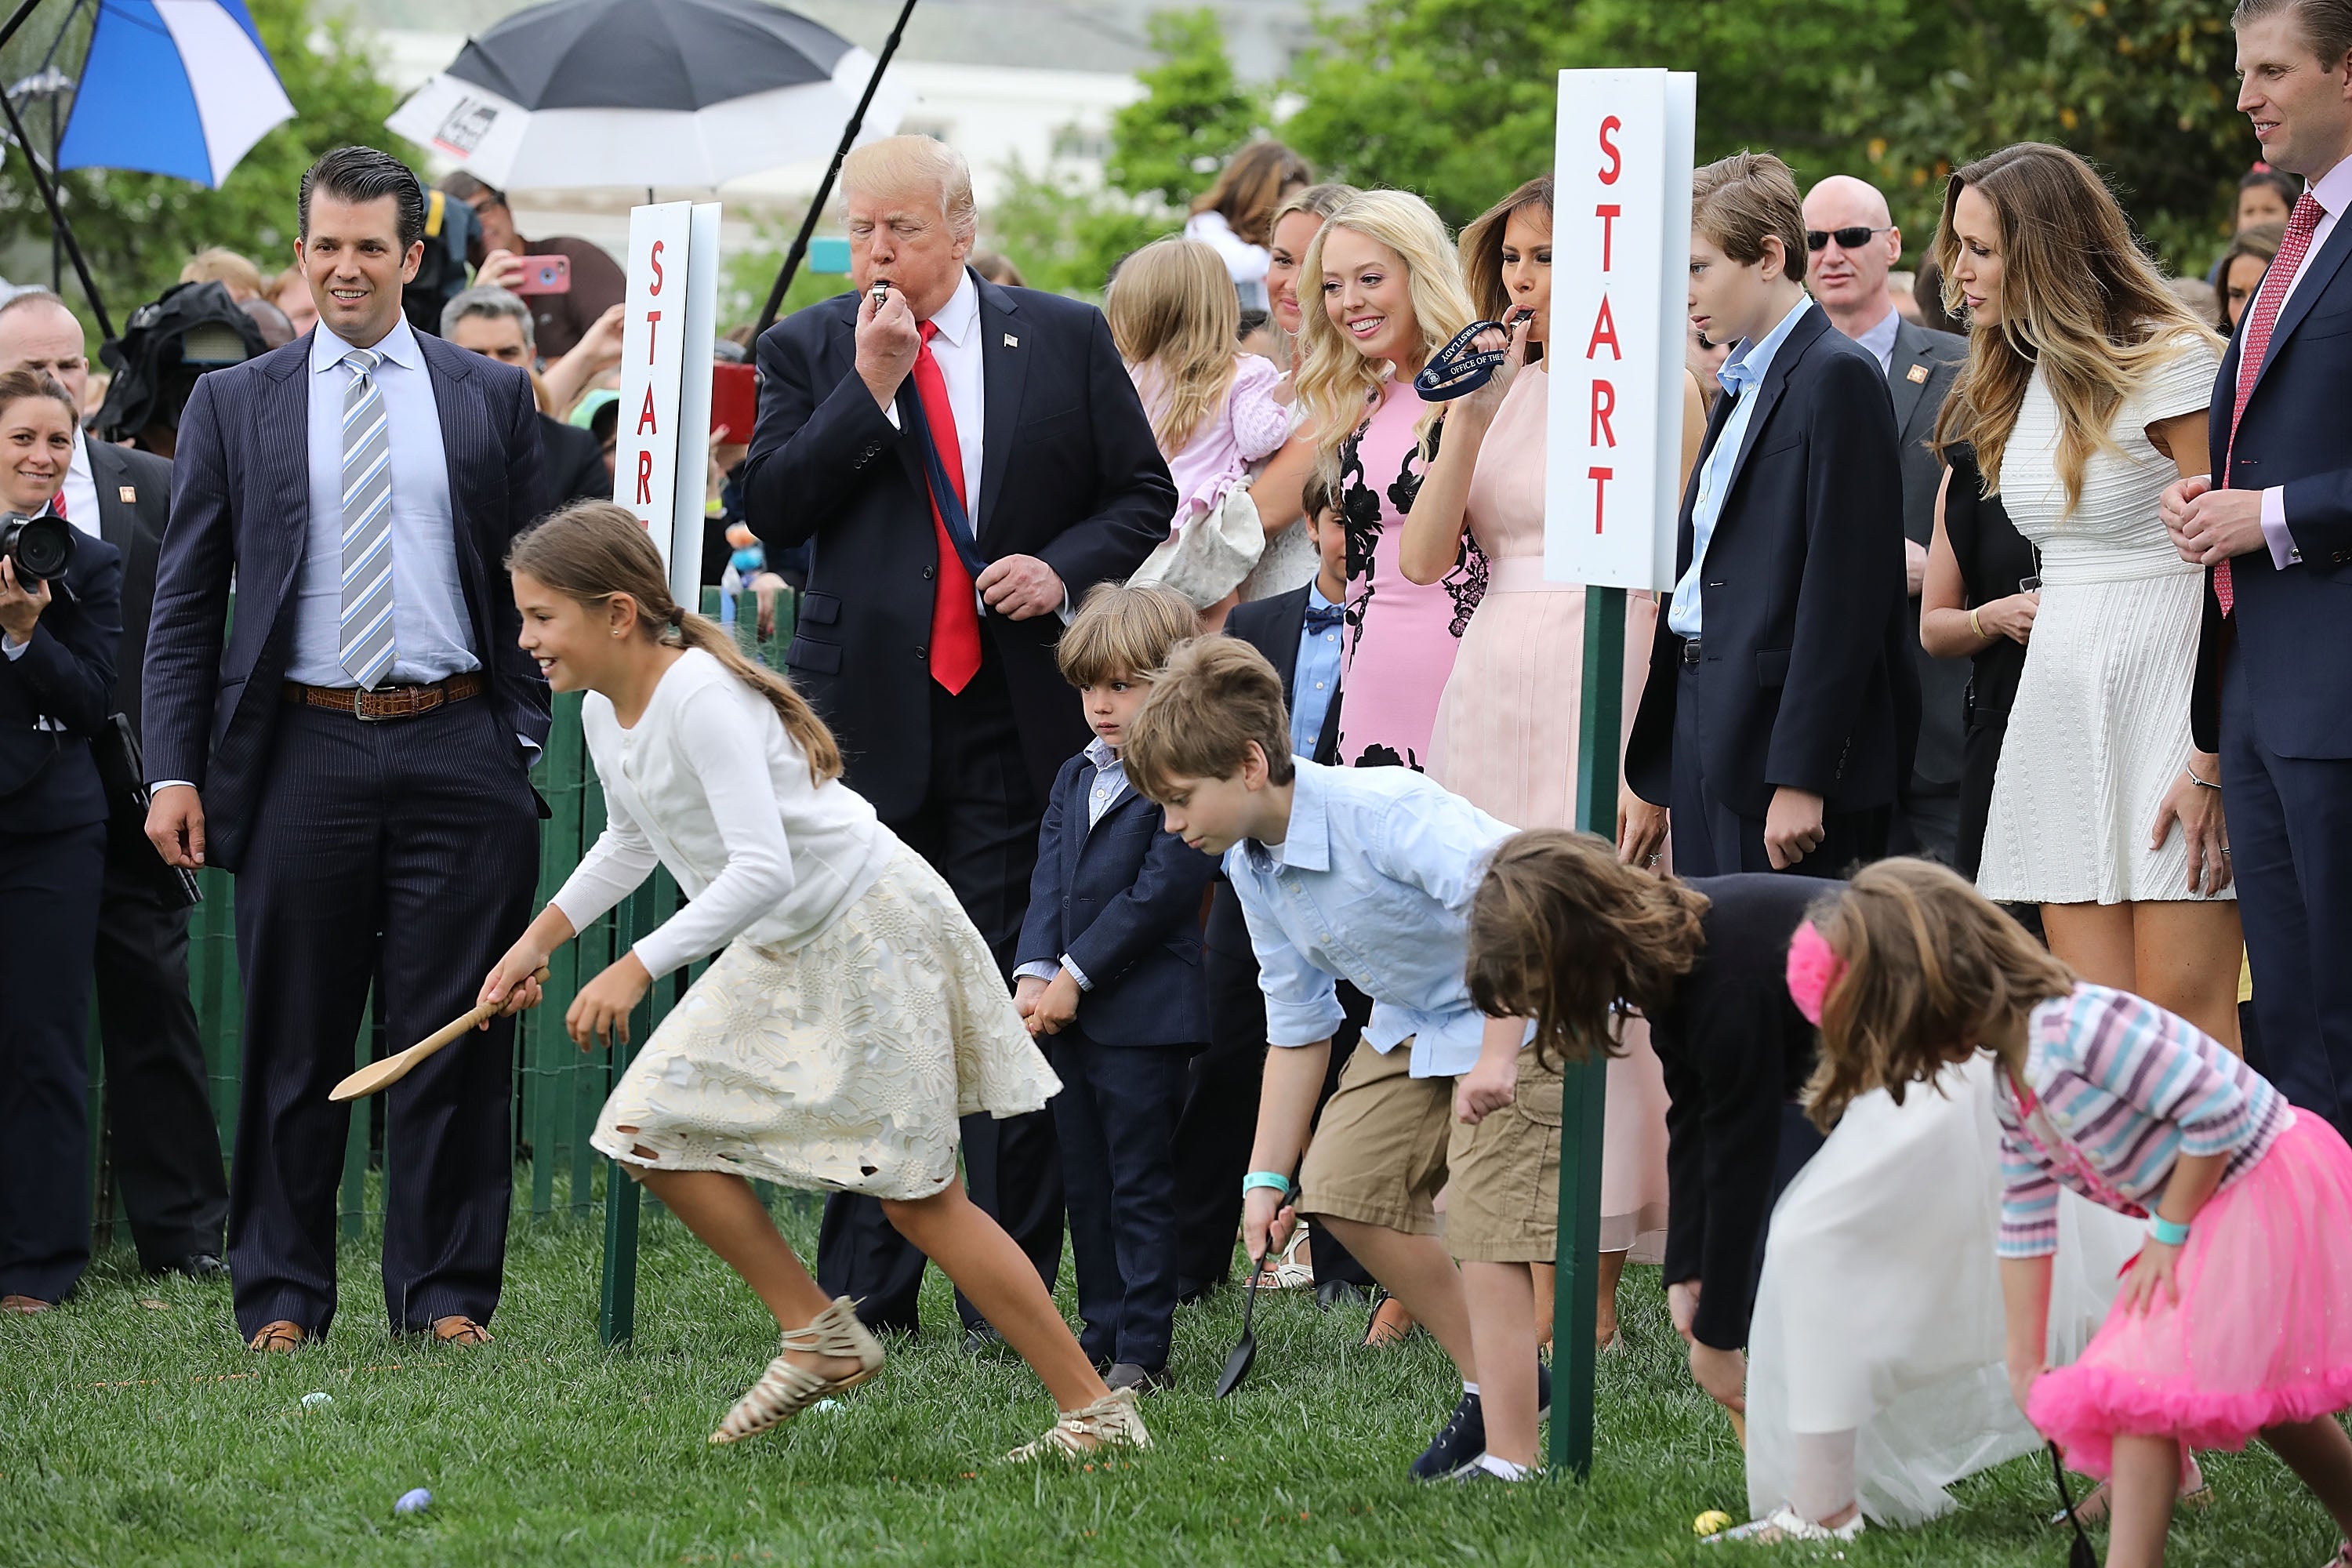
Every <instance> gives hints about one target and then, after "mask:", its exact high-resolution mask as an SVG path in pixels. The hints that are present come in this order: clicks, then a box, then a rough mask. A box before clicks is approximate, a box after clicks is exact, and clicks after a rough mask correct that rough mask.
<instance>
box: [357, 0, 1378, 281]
mask: <svg viewBox="0 0 2352 1568" xmlns="http://www.w3.org/2000/svg"><path fill="white" fill-rule="evenodd" d="M525 3H527V0H354V3H353V4H352V7H351V9H352V15H353V16H354V17H355V19H356V20H358V21H359V22H360V23H361V24H362V26H367V27H369V28H371V29H372V30H373V33H374V37H375V42H376V45H377V47H378V49H379V51H380V53H381V55H382V58H383V66H384V75H385V77H386V79H388V80H389V81H390V82H391V84H392V85H393V86H394V88H395V89H398V90H399V91H400V92H401V93H402V94H403V95H404V96H405V95H406V94H407V93H408V92H410V91H412V90H414V89H415V88H416V87H417V86H419V85H420V84H422V83H423V82H424V81H425V79H427V78H429V77H430V76H432V75H433V74H434V73H435V72H436V71H438V70H440V69H442V68H445V67H446V66H447V65H448V64H449V63H450V62H451V61H453V60H455V59H456V58H457V54H458V51H459V50H461V49H462V48H464V47H465V43H466V38H467V35H468V33H469V32H476V31H480V30H482V29H484V28H487V27H488V26H490V25H491V24H493V23H494V22H496V21H497V20H498V19H499V17H501V16H505V15H507V14H508V13H509V12H512V11H515V10H519V9H520V8H521V6H522V5H523V4H525ZM644 3H646V4H649V5H652V4H659V3H660V0H644ZM1170 3H1171V0H919V4H918V5H917V6H916V8H915V12H914V18H913V20H912V22H911V23H910V24H909V25H908V29H907V37H906V39H905V41H904V42H903V43H902V44H901V45H900V47H899V50H898V55H897V56H896V58H893V60H892V61H891V65H890V73H891V76H892V77H893V78H894V79H898V80H899V81H903V82H904V83H906V84H907V85H908V86H909V87H911V88H912V89H914V91H915V94H916V104H915V107H914V109H913V110H910V111H909V112H908V116H907V118H906V119H905V121H903V122H902V123H901V124H900V126H899V129H900V130H902V131H908V132H921V133H923V134H927V135H931V136H937V137H938V138H939V139H940V140H941V141H942V142H947V143H948V144H949V145H950V146H951V147H954V148H955V149H956V150H957V151H959V152H961V153H963V155H964V157H965V159H966V161H968V162H969V163H971V170H972V184H973V194H974V195H976V196H977V197H978V198H979V200H980V203H981V205H982V207H983V208H985V207H986V206H988V205H990V204H991V203H992V201H993V200H994V199H995V197H996V196H997V195H998V194H999V193H1000V192H1001V191H1002V190H1003V185H1004V182H1005V175H1006V173H1007V171H1008V170H1009V169H1010V168H1011V167H1012V166H1013V163H1015V162H1016V161H1017V162H1018V163H1019V164H1020V166H1021V167H1022V168H1024V169H1025V170H1027V171H1028V172H1030V173H1032V174H1043V173H1047V172H1051V173H1054V174H1058V175H1061V176H1063V177H1065V178H1073V179H1075V180H1076V181H1078V182H1080V183H1088V184H1090V183H1095V182H1098V181H1099V180H1100V179H1101V177H1102V167H1103V159H1104V157H1105V155H1106V154H1107V153H1108V150H1109V132H1110V121H1111V116H1112V115H1113V114H1114V113H1115V112H1116V111H1117V110H1118V109H1119V108H1120V107H1121V106H1123V105H1125V104H1128V103H1131V102H1133V101H1134V100H1136V99H1138V98H1140V97H1141V96H1142V95H1143V89H1142V86H1141V84H1139V82H1138V81H1137V80H1136V79H1135V73H1136V71H1137V70H1139V69H1140V68H1143V67H1145V66H1148V65H1149V64H1150V63H1151V59H1152V55H1151V50H1150V45H1149V43H1148V41H1147V36H1146V30H1147V26H1148V21H1147V19H1148V16H1149V14H1150V11H1151V10H1153V9H1156V8H1159V7H1160V5H1165V4H1170ZM1354 3H1360V0H1339V4H1337V5H1330V6H1328V8H1332V9H1342V10H1344V9H1350V8H1352V5H1353V4H1354ZM783 4H784V5H785V8H787V9H790V10H793V11H797V12H800V13H802V14H803V15H804V16H809V17H811V18H813V19H814V20H816V21H818V22H822V23H823V24H824V25H825V26H829V27H832V28H833V29H834V30H835V31H836V32H838V33H840V34H842V35H843V36H844V37H848V38H849V39H851V40H852V41H853V42H855V43H857V44H859V45H861V46H862V47H866V48H867V49H869V50H872V51H876V52H879V50H880V49H881V47H882V44H883V41H884V40H885V38H886V37H887V36H888V33H889V29H890V26H891V24H892V22H893V21H895V20H896V18H897V16H898V0H783ZM1214 8H1215V9H1217V10H1218V11H1219V12H1220V13H1221V16H1223V23H1224V26H1225V37H1226V47H1227V49H1228V51H1229V52H1230V53H1231V54H1232V56H1233V58H1234V68H1235V69H1236V71H1237V72H1238V73H1239V74H1240V75H1241V76H1242V77H1243V78H1244V79H1246V80H1255V81H1263V80H1266V79H1272V78H1274V77H1276V76H1278V75H1280V74H1281V73H1282V72H1283V71H1284V70H1285V69H1286V68H1287V67H1288V65H1289V62H1290V59H1291V57H1292V55H1293V54H1294V53H1295V52H1296V51H1297V49H1298V48H1300V47H1304V46H1305V45H1306V44H1307V41H1308V40H1309V38H1310V37H1311V21H1310V15H1309V10H1308V5H1307V0H1216V3H1215V5H1214ZM433 173H436V174H437V173H439V171H438V170H437V169H436V170H435V171H433ZM823 178H824V163H802V164H795V165H789V166H786V167H783V168H779V169H774V170H771V171H769V172H767V173H765V174H758V175H753V176H751V177H748V178H745V179H741V180H737V181H733V182H731V183H730V184H727V185H725V186H723V187H721V189H720V190H719V200H720V201H722V202H723V203H725V204H726V206H727V219H728V221H727V225H726V239H727V243H728V245H729V246H730V247H733V246H736V245H739V244H745V243H749V242H750V241H751V238H752V231H753V228H754V226H755V225H756V224H757V223H759V222H760V221H761V220H762V219H766V218H769V217H771V216H772V215H775V214H777V213H780V212H784V211H793V210H797V209H798V208H799V207H800V206H801V205H802V204H803V203H804V202H805V201H806V200H807V198H808V197H809V196H810V195H812V194H814V191H815V189H816V186H817V184H818V182H819V181H820V180H821V179H823ZM509 195H510V197H511V198H512V200H513V202H514V205H515V209H516V217H517V222H518V223H519V225H520V227H521V228H522V230H523V232H524V233H525V234H526V235H529V234H533V233H548V234H554V233H562V234H578V235H584V236H586V237H589V238H591V239H593V240H596V241H598V242H599V243H601V244H604V245H605V246H606V247H610V248H612V249H614V250H615V251H616V252H617V251H619V250H620V249H621V248H623V247H624V246H625V241H626V237H627V227H628V208H629V206H630V205H632V204H634V203H636V202H641V201H643V200H645V199H646V196H645V193H644V192H643V191H641V190H618V189H615V190H609V191H515V192H510V193H509ZM656 195H657V196H658V197H660V198H661V199H664V200H668V199H685V198H687V197H689V196H697V195H707V193H704V192H698V191H690V190H686V189H679V190H677V191H656Z"/></svg>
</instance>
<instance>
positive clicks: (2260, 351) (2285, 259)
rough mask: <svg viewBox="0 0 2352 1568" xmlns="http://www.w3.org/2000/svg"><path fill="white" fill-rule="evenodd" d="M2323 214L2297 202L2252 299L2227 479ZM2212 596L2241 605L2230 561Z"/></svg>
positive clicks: (2218, 574) (2227, 605)
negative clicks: (2249, 402) (2250, 402)
mask: <svg viewBox="0 0 2352 1568" xmlns="http://www.w3.org/2000/svg"><path fill="white" fill-rule="evenodd" d="M2320 212H2321V208H2320V205H2319V200H2318V198H2317V197H2315V196H2314V195H2312V194H2311V193H2310V192H2309V191H2305V192H2304V193H2303V195H2299V196H2297V197H2295V198H2294V211H2293V212H2292V213H2290V214H2288V215H2287V220H2286V234H2285V236H2284V238H2282V239H2281V240H2280V241H2279V253H2278V256H2277V258H2275V259H2274V260H2273V261H2272V262H2271V265H2270V270H2269V271H2267V272H2265V273H2263V286H2262V289H2260V290H2259V291H2258V292H2257V293H2256V294H2255V295H2254V313H2253V316H2252V319H2250V320H2249V321H2247V322H2246V337H2245V341H2244V342H2242V343H2240V344H2239V345H2238V395H2237V398H2236V400H2235V402H2234V403H2233V404H2232V405H2231V409H2230V443H2229V446H2228V447H2226V448H2225V449H2224V450H2223V453H2222V461H2221V474H2222V477H2223V478H2224V479H2227V478H2228V477H2229V475H2230V474H2231V464H2230V458H2231V454H2233V453H2235V452H2236V450H2237V447H2238V421H2239V420H2241V419H2242V418H2244V417H2245V414H2246V399H2247V398H2249V397H2251V396H2252V395H2253V392H2254V382H2255V381H2256V380H2257V379H2258V378H2259V377H2260V376H2261V375H2262V374H2263V356H2264V355H2266V354H2268V353H2270V348H2271V330H2272V329H2273V327H2276V326H2277V325H2278V319H2279V307H2280V306H2282V305H2284V304H2285V303H2286V291H2287V289H2288V288H2289V287H2291V286H2292V285H2293V284H2294V275H2295V273H2296V272H2297V271H2299V270H2300V269H2301V268H2302V267H2303V258H2305V256H2306V255H2308V254H2309V253H2310V251H2311V237H2312V235H2313V234H2314V233H2315V232H2316V231H2317V229H2318V227H2319V215H2320ZM2213 596H2214V597H2215V598H2217V599H2219V600H2221V613H2222V614H2223V615H2224V616H2226V615H2228V614H2229V613H2230V611H2231V608H2232V607H2233V606H2234V605H2236V604H2237V600H2238V595H2237V593H2236V591H2235V590H2234V589H2233V588H2232V587H2231V583H2230V563H2228V562H2227V561H2224V562H2221V563H2219V564H2217V565H2216V566H2215V567H2214V568H2213Z"/></svg>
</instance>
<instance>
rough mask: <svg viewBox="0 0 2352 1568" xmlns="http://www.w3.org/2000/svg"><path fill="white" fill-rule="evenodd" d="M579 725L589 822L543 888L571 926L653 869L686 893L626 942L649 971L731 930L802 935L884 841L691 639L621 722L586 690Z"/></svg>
mask: <svg viewBox="0 0 2352 1568" xmlns="http://www.w3.org/2000/svg"><path fill="white" fill-rule="evenodd" d="M580 727H581V730H582V731H583V734H584V735H585V737H586V739H587V742H588V754H589V756H591V757H592V758H593V759H594V760H595V763H596V779H597V782H598V783H599V784H602V785H603V786H604V817H605V824H604V832H603V834H601V835H600V836H599V837H597V839H596V843H595V845H594V847H592V848H591V849H590V850H589V851H588V853H587V854H586V855H585V856H584V857H583V858H582V859H581V861H580V864H579V866H578V867H577V868H575V869H574V870H573V871H572V875H571V876H570V878H568V879H566V880H565V881H564V884H563V886H562V889H559V890H558V891H557V893H556V895H555V897H554V898H553V899H552V900H549V901H550V902H551V903H552V904H553V905H554V907H555V908H557V909H559V910H562V911H563V917H564V919H566V920H568V921H571V922H572V929H573V930H574V931H585V930H587V929H588V926H589V924H590V922H592V921H594V920H595V919H596V918H597V917H598V916H599V915H602V914H603V913H604V911H606V910H610V909H611V908H612V907H613V906H614V905H615V904H617V903H619V902H620V901H621V900H623V899H624V898H626V897H627V896H628V895H629V894H630V893H631V892H632V891H634V890H635V889H636V887H637V885H638V884H639V883H641V882H643V881H644V880H645V879H646V876H647V875H648V874H649V873H651V872H652V870H653V868H654V866H655V864H656V862H659V863H660V864H661V865H662V866H664V867H667V868H668V870H669V874H670V875H671V876H672V877H673V878H675V879H677V885H678V886H679V888H681V889H684V890H685V892H686V895H687V899H688V903H687V906H686V908H684V909H683V910H679V911H678V912H677V914H675V915H673V916H671V917H670V918H669V919H668V920H667V921H663V922H662V923H661V924H660V925H657V926H656V927H655V928H654V929H653V930H651V931H647V932H646V934H645V935H644V936H642V937H639V938H638V939H637V942H636V945H635V947H634V948H632V949H631V950H630V951H631V952H635V954H636V955H637V958H638V961H639V962H641V963H644V964H645V966H646V973H649V974H652V975H653V976H654V977H655V978H656V979H658V978H660V977H661V976H662V975H665V974H667V973H669V972H670V971H671V970H673V969H676V968H677V967H679V966H680V965H681V964H685V963H691V962H693V961H694V960H695V959H698V958H701V957H703V956H704V955H705V954H708V953H712V952H718V951H719V949H720V948H722V947H725V946H726V945H727V944H728V943H729V942H734V941H736V940H737V939H738V938H740V939H742V940H744V941H746V942H755V943H757V944H759V945H761V946H762V947H776V948H782V949H784V950H786V951H790V950H792V949H793V948H797V947H800V946H802V945H803V943H805V942H808V941H809V940H810V939H811V938H812V937H814V936H815V935H816V934H817V933H818V932H819V931H823V930H824V928H825V927H826V926H828V925H830V924H831V923H832V922H833V921H834V919H835V917H836V916H837V915H839V914H840V912H841V911H842V910H845V909H847V908H848V907H849V905H850V904H851V903H852V902H853V901H855V900H856V898H857V896H858V895H859V894H860V893H863V892H864V891H866V889H867V888H869V887H871V886H872V885H873V883H874V879H875V878H876V877H877V876H878V875H880V874H881V871H882V868H883V867H885V866H886V865H887V864H888V863H889V859H890V857H891V855H892V854H894V853H895V852H896V851H897V848H898V840H897V839H896V838H894V837H891V835H890V834H889V833H888V832H887V831H886V830H885V829H884V828H883V826H881V824H880V822H878V821H877V819H876V817H875V816H874V808H873V807H872V806H870V805H866V797H865V796H863V795H858V794H856V793H855V792H853V791H852V790H851V789H850V788H849V787H848V786H847V785H846V784H843V783H842V782H841V781H840V780H839V779H837V778H836V779H827V780H826V781H825V782H824V783H823V784H811V783H810V782H809V767H808V756H807V753H805V752H803V751H802V750H801V749H800V747H799V746H797V745H795V744H793V740H792V737H791V736H789V735H787V734H786V733H785V732H784V725H783V721H782V720H781V719H779V718H778V717H777V716H776V710H774V709H773V708H772V707H770V706H769V705H768V702H767V700H766V699H765V698H763V697H761V696H760V695H758V694H757V693H756V692H754V691H753V690H752V689H751V688H750V687H748V686H746V685H744V684H743V683H742V682H741V681H740V680H738V679H736V678H735V677H734V676H733V675H732V674H730V673H729V671H728V669H727V667H726V666H725V665H722V664H720V663H719V661H718V660H717V659H715V658H711V657H710V655H709V654H707V653H704V652H703V651H701V650H700V649H699V648H696V649H692V650H689V651H688V653H687V655H686V656H685V657H684V658H680V659H679V660H678V661H677V663H676V664H673V665H671V666H670V667H669V668H668V669H667V670H665V671H664V672H663V674H662V678H661V680H660V683H659V684H657V685H656V687H655V688H654V694H653V698H652V700H650V701H648V702H647V703H646V710H645V711H644V712H643V713H641V714H639V715H638V716H637V722H636V725H635V728H634V729H626V730H625V729H623V728H622V727H621V722H620V719H619V717H618V716H617V715H616V714H615V713H614V711H613V704H612V700H610V699H609V698H606V697H604V696H602V695H601V694H599V693H597V692H593V691H592V692H590V693H589V694H588V698H587V700H586V702H585V703H583V705H582V707H581V710H580Z"/></svg>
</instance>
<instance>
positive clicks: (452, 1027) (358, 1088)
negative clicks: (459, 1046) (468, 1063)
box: [327, 969, 548, 1103]
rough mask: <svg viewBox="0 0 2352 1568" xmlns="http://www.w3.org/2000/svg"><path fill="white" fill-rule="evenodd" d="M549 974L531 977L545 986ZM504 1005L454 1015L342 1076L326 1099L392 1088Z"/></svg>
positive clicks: (359, 1097)
mask: <svg viewBox="0 0 2352 1568" xmlns="http://www.w3.org/2000/svg"><path fill="white" fill-rule="evenodd" d="M547 973H548V972H547V971H546V970H544V969H542V970H541V971H540V972H539V973H537V974H534V975H532V976H531V978H532V979H534V980H536V981H538V982H539V983H540V984H542V985H544V984H547ZM505 1008H506V1004H505V1003H504V1002H485V1003H483V1004H482V1005H480V1006H478V1007H476V1008H475V1009H474V1010H473V1011H472V1012H470V1013H467V1015H466V1016H464V1017H462V1018H453V1019H451V1020H450V1021H449V1022H448V1023H446V1024H444V1025H442V1026H441V1027H439V1028H437V1029H436V1030H434V1031H433V1032H432V1033H431V1034H429V1035H427V1036H425V1037H424V1038H423V1039H421V1040H419V1041H417V1042H416V1043H415V1045H413V1046H411V1047H408V1048H407V1049H406V1050H404V1051H402V1052H400V1053H399V1054H398V1055H397V1056H389V1057H386V1058H383V1060H382V1061H379V1062H370V1063H369V1064H368V1065H367V1066H365V1067H363V1068H360V1070H359V1071H357V1072H355V1073H353V1074H352V1075H351V1076H350V1077H349V1078H346V1079H343V1081H342V1082H341V1083H339V1084H337V1085H335V1087H334V1088H333V1089H331V1090H329V1091H328V1093H327V1098H328V1099H329V1100H333V1101H336V1102H338V1103H341V1101H343V1100H363V1099H365V1098H366V1097H367V1096H369V1095H371V1094H373V1093H375V1092H376V1091H377V1090H379V1089H390V1088H391V1087H392V1086H393V1085H394V1084H396V1083H398V1082H399V1081H400V1080H401V1079H404V1078H406V1077H407V1076H408V1075H409V1074H410V1073H411V1072H412V1071H414V1070H415V1067H416V1064H417V1063H419V1062H421V1061H423V1060H424V1059H425V1058H427V1057H429V1056H431V1055H432V1054H433V1053H434V1052H436V1051H437V1050H439V1049H440V1048H441V1047H444V1046H446V1045H447V1044H448V1043H449V1042H450V1041H452V1040H454V1039H457V1037H459V1036H461V1035H463V1034H465V1033H466V1031H467V1030H468V1029H476V1028H479V1027H480V1026H482V1025H484V1024H487V1023H488V1022H489V1021H490V1020H491V1019H493V1018H495V1017H497V1016H499V1014H500V1013H501V1012H503V1011H504V1010H505Z"/></svg>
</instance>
